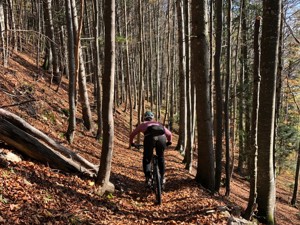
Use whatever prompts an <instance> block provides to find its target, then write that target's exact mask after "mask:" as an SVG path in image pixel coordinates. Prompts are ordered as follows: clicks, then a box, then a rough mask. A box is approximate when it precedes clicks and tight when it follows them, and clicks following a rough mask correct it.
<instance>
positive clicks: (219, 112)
mask: <svg viewBox="0 0 300 225" xmlns="http://www.w3.org/2000/svg"><path fill="white" fill-rule="evenodd" d="M222 29H223V1H222V0H218V1H216V41H215V42H216V52H215V58H214V62H215V63H214V69H215V73H214V74H215V91H216V117H215V119H216V132H215V133H216V154H215V157H216V174H215V191H216V192H219V190H220V186H221V175H222V151H223V149H222V145H223V143H222V140H223V119H222V117H223V107H222V105H223V96H222V85H221V53H222V33H223V32H222Z"/></svg>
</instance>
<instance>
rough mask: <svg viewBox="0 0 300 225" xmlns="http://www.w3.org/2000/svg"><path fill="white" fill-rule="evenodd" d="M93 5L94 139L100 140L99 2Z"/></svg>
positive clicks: (96, 1)
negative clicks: (95, 113) (95, 132)
mask: <svg viewBox="0 0 300 225" xmlns="http://www.w3.org/2000/svg"><path fill="white" fill-rule="evenodd" d="M93 3H94V52H93V53H94V73H95V75H94V77H95V83H96V84H95V86H96V104H97V119H98V122H97V125H98V128H97V134H96V139H97V140H100V138H101V136H102V128H103V127H102V99H101V98H102V95H101V93H102V83H101V69H100V52H99V51H100V48H99V25H100V23H99V0H93Z"/></svg>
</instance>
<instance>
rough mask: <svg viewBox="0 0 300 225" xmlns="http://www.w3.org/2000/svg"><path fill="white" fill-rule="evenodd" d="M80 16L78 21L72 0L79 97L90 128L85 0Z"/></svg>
mask: <svg viewBox="0 0 300 225" xmlns="http://www.w3.org/2000/svg"><path fill="white" fill-rule="evenodd" d="M80 5H81V7H80V18H79V22H78V21H77V19H78V18H77V9H76V2H75V1H74V0H71V7H72V15H73V17H72V21H73V32H74V37H75V60H76V62H77V63H76V77H78V84H79V97H80V102H81V108H82V119H83V124H84V126H85V127H86V128H87V129H88V130H90V129H92V114H91V109H90V103H89V98H88V92H87V86H86V72H85V65H84V60H83V55H82V49H81V30H82V21H83V12H84V0H81V3H80Z"/></svg>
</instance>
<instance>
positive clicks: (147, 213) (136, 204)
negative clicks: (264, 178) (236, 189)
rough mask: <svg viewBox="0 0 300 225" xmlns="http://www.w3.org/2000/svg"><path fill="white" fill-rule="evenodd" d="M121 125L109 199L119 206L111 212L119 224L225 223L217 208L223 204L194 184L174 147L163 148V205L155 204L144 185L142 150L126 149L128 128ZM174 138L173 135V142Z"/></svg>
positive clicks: (153, 197)
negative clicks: (112, 192)
mask: <svg viewBox="0 0 300 225" xmlns="http://www.w3.org/2000/svg"><path fill="white" fill-rule="evenodd" d="M121 124H122V123H119V124H118V125H117V124H116V126H117V129H116V136H115V138H116V140H115V148H114V158H113V165H112V168H113V169H112V176H111V178H112V182H113V183H114V184H115V186H116V189H117V191H116V193H115V194H114V195H115V197H114V198H112V201H113V202H114V203H115V204H116V205H117V206H118V209H117V211H116V212H115V214H114V215H112V217H113V218H115V219H116V220H114V222H116V221H117V220H118V219H119V220H120V224H122V223H128V224H133V223H135V224H158V223H162V224H213V223H215V224H226V221H227V217H226V216H225V214H222V213H220V212H218V210H216V209H217V208H218V207H220V206H222V205H224V203H223V202H222V201H220V200H217V198H216V197H214V196H211V195H210V194H209V193H208V192H206V191H205V190H204V189H203V188H200V187H199V185H197V183H196V182H195V180H194V176H192V175H190V174H189V173H188V171H187V170H185V169H184V164H182V160H183V157H182V156H181V155H180V153H179V152H178V151H176V150H174V146H173V147H172V146H171V147H168V148H167V149H166V150H165V161H166V175H165V176H166V180H167V182H166V187H165V190H164V192H163V196H162V204H161V205H159V206H158V205H156V204H155V196H154V193H153V192H151V191H149V190H147V189H146V187H145V182H144V174H143V171H142V157H143V154H142V150H140V151H138V150H134V149H133V148H132V149H128V144H129V143H128V131H127V128H126V126H125V125H121ZM141 138H142V136H141ZM141 140H142V139H141ZM176 141H177V140H176V137H174V140H173V145H175V143H176ZM227 216H228V215H227Z"/></svg>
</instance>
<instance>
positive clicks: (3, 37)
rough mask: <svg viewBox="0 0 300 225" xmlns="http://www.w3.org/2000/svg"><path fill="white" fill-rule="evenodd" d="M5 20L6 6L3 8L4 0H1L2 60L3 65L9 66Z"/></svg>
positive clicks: (0, 31) (0, 40) (0, 35)
mask: <svg viewBox="0 0 300 225" xmlns="http://www.w3.org/2000/svg"><path fill="white" fill-rule="evenodd" d="M5 33H6V31H5V21H4V8H3V0H0V42H1V49H2V62H3V66H4V67H6V66H7V51H6V50H7V49H6V38H5V35H4V34H5Z"/></svg>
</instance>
